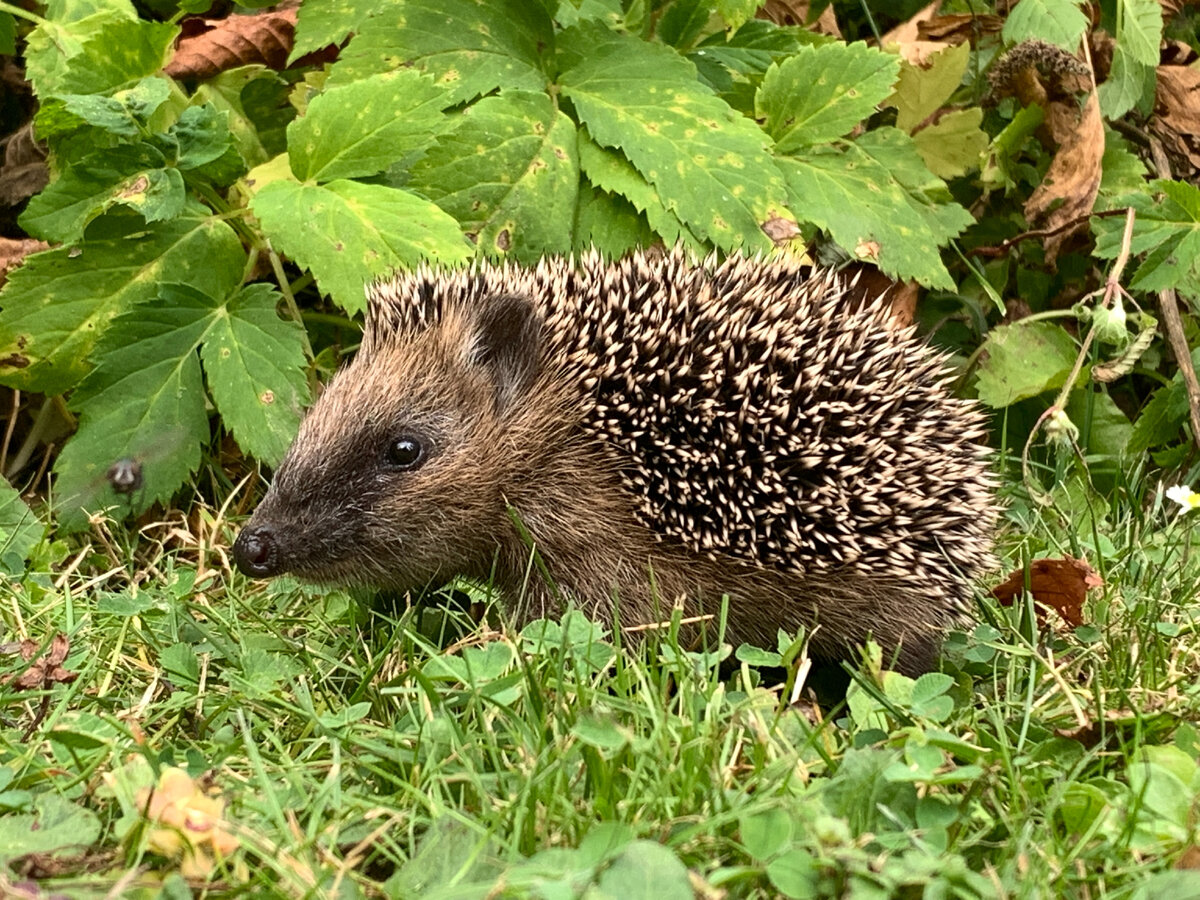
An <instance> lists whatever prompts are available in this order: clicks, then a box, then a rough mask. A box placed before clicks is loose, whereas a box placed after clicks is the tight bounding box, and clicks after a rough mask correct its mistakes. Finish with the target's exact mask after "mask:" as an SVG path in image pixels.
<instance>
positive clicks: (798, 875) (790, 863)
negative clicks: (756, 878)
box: [767, 847, 821, 900]
mask: <svg viewBox="0 0 1200 900" xmlns="http://www.w3.org/2000/svg"><path fill="white" fill-rule="evenodd" d="M820 875H821V870H820V867H819V866H818V865H817V861H816V860H815V859H813V857H812V854H810V853H809V852H808V851H807V850H802V849H800V848H799V847H795V848H793V849H791V850H789V851H788V852H787V853H785V854H783V855H782V856H780V857H779V858H777V859H773V860H771V863H770V865H768V866H767V878H769V879H770V880H771V884H772V885H773V886H774V887H775V889H776V890H777V891H779V892H780V893H781V894H782V895H783V896H784V897H794V898H798V900H799V898H808V897H816V896H819V894H818V891H817V887H818V883H819V880H820Z"/></svg>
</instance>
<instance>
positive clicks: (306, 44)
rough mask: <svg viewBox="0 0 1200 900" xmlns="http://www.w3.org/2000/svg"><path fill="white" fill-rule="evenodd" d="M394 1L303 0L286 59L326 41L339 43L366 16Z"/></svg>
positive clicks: (309, 51) (377, 11) (300, 54)
mask: <svg viewBox="0 0 1200 900" xmlns="http://www.w3.org/2000/svg"><path fill="white" fill-rule="evenodd" d="M395 5H396V4H395V3H390V2H386V0H379V2H375V3H370V4H365V3H361V2H359V0H305V2H304V3H302V4H301V5H300V9H299V10H298V12H297V16H296V39H295V42H294V43H293V45H292V52H291V54H290V55H289V56H288V63H289V64H290V63H293V62H295V61H296V60H298V59H300V57H302V56H306V55H307V54H309V53H314V52H316V51H317V50H322V49H324V48H325V47H328V46H329V45H330V44H340V43H342V41H344V40H345V39H346V38H347V37H349V36H350V35H351V34H353V33H354V32H356V31H358V30H359V28H360V27H361V25H362V23H363V22H364V21H365V20H366V19H367V17H368V16H371V15H378V14H379V12H381V11H382V10H383V9H386V8H387V7H389V6H395Z"/></svg>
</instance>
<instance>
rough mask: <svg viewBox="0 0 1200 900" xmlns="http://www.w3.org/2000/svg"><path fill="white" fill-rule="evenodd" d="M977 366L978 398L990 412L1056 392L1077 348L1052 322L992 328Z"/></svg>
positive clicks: (1069, 337)
mask: <svg viewBox="0 0 1200 900" xmlns="http://www.w3.org/2000/svg"><path fill="white" fill-rule="evenodd" d="M983 346H984V350H985V351H986V354H987V355H986V356H984V357H983V362H981V363H980V365H979V373H978V376H979V381H978V388H979V399H980V400H981V401H982V402H983V403H985V404H987V405H988V406H990V407H991V408H992V409H1003V408H1004V407H1006V406H1011V405H1012V404H1014V403H1016V402H1017V401H1018V400H1025V399H1028V398H1029V397H1036V396H1037V395H1038V394H1043V393H1045V392H1046V391H1053V390H1058V389H1059V388H1061V387H1062V386H1063V385H1064V384H1066V383H1067V376H1068V375H1070V373H1071V369H1072V367H1073V366H1074V365H1075V356H1076V353H1077V352H1078V348H1076V346H1075V341H1074V340H1073V339H1072V338H1071V336H1070V335H1069V334H1067V333H1066V332H1065V331H1063V330H1062V328H1060V327H1059V326H1057V325H1055V324H1054V323H1053V322H1029V323H1024V324H1023V323H1021V322H1017V323H1016V324H1014V325H998V326H997V327H995V328H993V329H992V330H991V331H990V332H989V333H988V337H987V341H986V342H985V343H984V345H983Z"/></svg>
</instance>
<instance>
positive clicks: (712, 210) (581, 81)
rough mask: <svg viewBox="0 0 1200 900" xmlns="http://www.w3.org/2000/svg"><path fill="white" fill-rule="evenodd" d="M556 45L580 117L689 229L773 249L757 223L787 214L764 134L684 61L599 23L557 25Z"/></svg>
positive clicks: (723, 241)
mask: <svg viewBox="0 0 1200 900" xmlns="http://www.w3.org/2000/svg"><path fill="white" fill-rule="evenodd" d="M559 48H560V51H561V52H560V62H561V64H562V67H563V73H562V75H561V76H560V79H559V82H560V84H561V86H562V92H563V94H564V95H565V96H566V97H567V98H568V99H569V100H570V101H571V103H572V104H573V105H574V107H575V111H576V113H577V115H578V118H579V120H580V121H581V122H582V123H583V124H584V125H585V126H587V129H588V132H589V133H590V134H591V136H592V137H593V138H594V139H595V141H596V143H598V144H599V145H601V146H602V147H613V148H617V149H619V150H620V151H621V152H622V153H623V154H624V156H625V158H626V159H628V160H629V162H630V163H632V164H633V167H634V168H635V169H637V171H638V172H639V173H641V175H642V177H643V178H644V179H645V180H646V181H647V182H648V183H650V184H652V185H653V186H654V188H655V190H656V191H657V193H658V196H659V198H660V199H661V201H662V203H663V205H664V206H665V207H666V208H667V209H668V210H670V211H671V212H672V213H673V214H674V215H676V216H677V217H678V218H679V219H680V221H682V222H683V224H684V225H685V226H687V228H688V229H689V230H690V231H691V232H692V233H693V234H694V235H696V236H697V237H699V238H701V239H702V240H708V241H711V242H712V243H713V244H715V245H716V246H718V247H720V248H722V249H724V250H733V249H736V248H738V247H741V248H743V249H745V250H747V251H753V250H769V249H770V248H771V247H772V246H773V245H772V242H771V239H770V238H769V237H767V235H766V234H765V233H764V232H763V230H762V229H763V227H764V226H765V225H766V224H767V223H768V222H771V221H772V220H774V219H779V218H782V219H786V220H793V219H794V218H795V217H794V216H793V215H792V214H791V213H790V212H788V209H787V205H786V204H787V187H786V184H785V182H784V180H783V177H782V176H781V174H780V171H779V169H778V167H777V166H776V165H775V160H774V158H773V157H772V156H771V155H770V154H769V153H768V152H767V149H766V148H767V145H768V144H769V143H770V139H769V138H768V137H767V135H766V134H764V133H763V131H762V129H760V128H759V127H758V126H757V125H755V124H754V122H752V121H751V120H750V119H748V118H746V117H745V116H743V115H741V114H739V113H737V112H735V111H734V110H733V109H732V108H730V106H729V105H728V104H727V103H725V102H724V101H723V100H721V99H720V98H719V97H717V96H716V95H715V94H713V93H712V92H711V90H709V89H708V88H707V87H705V86H704V85H702V84H701V83H700V82H699V81H697V80H696V69H695V66H693V65H692V63H690V62H689V61H688V60H686V59H684V58H683V57H681V56H680V55H679V54H678V53H676V52H675V51H674V50H672V49H671V48H670V47H665V46H662V45H658V44H650V43H647V42H645V41H641V40H638V39H637V38H634V37H629V36H627V35H622V34H617V33H616V32H613V31H610V30H609V29H608V28H606V27H604V26H603V25H601V24H600V23H598V22H584V23H581V24H579V25H577V26H575V27H574V28H571V29H568V30H567V31H565V32H563V34H562V35H560V36H559Z"/></svg>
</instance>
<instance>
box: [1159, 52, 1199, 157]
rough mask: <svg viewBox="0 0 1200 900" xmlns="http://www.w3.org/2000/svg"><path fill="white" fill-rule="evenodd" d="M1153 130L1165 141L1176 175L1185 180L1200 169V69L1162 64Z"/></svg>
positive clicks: (1164, 144) (1165, 147)
mask: <svg viewBox="0 0 1200 900" xmlns="http://www.w3.org/2000/svg"><path fill="white" fill-rule="evenodd" d="M1157 76H1158V89H1157V92H1156V95H1155V101H1154V118H1153V119H1151V121H1150V130H1151V131H1152V132H1154V134H1155V135H1156V136H1157V137H1158V138H1159V139H1160V140H1161V141H1162V142H1163V148H1164V149H1165V150H1166V151H1167V154H1168V156H1169V157H1170V158H1171V164H1172V166H1173V167H1174V169H1175V172H1174V175H1175V177H1176V178H1179V179H1181V180H1183V181H1189V180H1194V179H1195V178H1196V175H1197V174H1198V173H1200V69H1196V68H1193V67H1191V66H1159V67H1158V70H1157Z"/></svg>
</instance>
